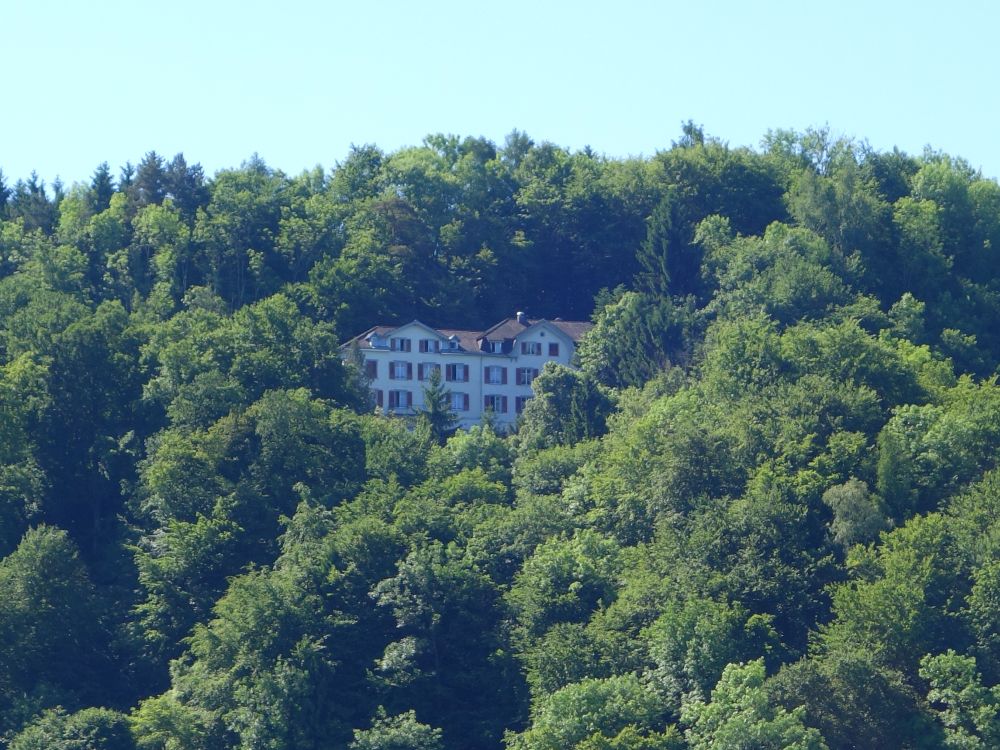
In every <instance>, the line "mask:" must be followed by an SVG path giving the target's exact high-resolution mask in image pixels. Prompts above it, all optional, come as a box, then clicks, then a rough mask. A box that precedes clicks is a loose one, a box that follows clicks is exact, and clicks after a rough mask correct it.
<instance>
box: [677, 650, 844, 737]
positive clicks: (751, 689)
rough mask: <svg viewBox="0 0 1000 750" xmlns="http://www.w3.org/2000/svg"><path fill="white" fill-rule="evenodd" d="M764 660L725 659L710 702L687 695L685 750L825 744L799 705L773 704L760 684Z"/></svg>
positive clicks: (682, 713) (683, 718)
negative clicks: (726, 662) (733, 661)
mask: <svg viewBox="0 0 1000 750" xmlns="http://www.w3.org/2000/svg"><path fill="white" fill-rule="evenodd" d="M764 677H765V673H764V661H763V659H758V660H757V661H752V662H749V663H748V664H730V665H728V666H727V667H726V668H725V670H724V671H723V673H722V678H721V679H720V680H719V684H718V685H717V686H716V687H715V689H714V690H712V699H711V702H705V701H704V700H701V699H695V700H691V701H689V702H688V703H686V704H685V705H684V708H683V709H682V711H681V721H682V722H683V723H684V724H685V725H687V727H688V729H687V730H686V731H685V733H684V734H685V737H686V738H687V741H688V745H689V746H690V748H691V750H725V749H726V748H736V747H747V748H750V747H752V748H754V749H755V750H826V748H827V745H826V742H824V741H823V737H822V736H821V735H820V733H819V732H818V731H817V730H815V729H813V728H811V727H807V726H806V725H805V723H804V722H803V719H804V715H805V709H803V708H797V709H795V710H794V711H790V712H789V711H786V710H785V709H784V708H781V707H780V706H779V707H776V706H774V705H772V704H771V701H770V699H769V697H768V695H767V693H766V691H765V690H764V689H763V686H764Z"/></svg>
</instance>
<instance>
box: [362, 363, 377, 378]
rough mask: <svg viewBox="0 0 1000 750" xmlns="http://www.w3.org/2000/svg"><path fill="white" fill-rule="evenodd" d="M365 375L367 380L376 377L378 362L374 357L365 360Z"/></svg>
mask: <svg viewBox="0 0 1000 750" xmlns="http://www.w3.org/2000/svg"><path fill="white" fill-rule="evenodd" d="M365 377H367V378H368V379H369V380H374V379H375V378H377V377H378V362H376V361H375V360H374V359H366V360H365Z"/></svg>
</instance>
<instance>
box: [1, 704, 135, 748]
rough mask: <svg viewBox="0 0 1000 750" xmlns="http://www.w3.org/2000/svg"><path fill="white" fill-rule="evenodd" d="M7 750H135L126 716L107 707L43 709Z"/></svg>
mask: <svg viewBox="0 0 1000 750" xmlns="http://www.w3.org/2000/svg"><path fill="white" fill-rule="evenodd" d="M8 747H9V748H10V750H135V748H136V745H135V742H134V741H133V739H132V733H131V732H130V730H129V725H128V721H127V717H126V716H125V715H124V714H120V713H118V712H117V711H112V710H110V709H107V708H85V709H83V710H81V711H77V712H76V713H72V714H67V713H66V712H65V711H63V710H62V709H54V710H49V711H46V712H45V713H43V714H42V715H41V717H39V718H38V719H36V720H35V721H34V722H32V723H31V725H30V726H28V727H27V728H25V729H23V730H21V732H20V733H19V734H18V735H17V736H16V737H14V739H13V740H12V741H11V743H10V745H9V746H8Z"/></svg>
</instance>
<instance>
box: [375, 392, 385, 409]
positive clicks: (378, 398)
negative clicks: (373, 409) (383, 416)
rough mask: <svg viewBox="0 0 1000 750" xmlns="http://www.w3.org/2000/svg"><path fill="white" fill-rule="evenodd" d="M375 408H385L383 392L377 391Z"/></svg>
mask: <svg viewBox="0 0 1000 750" xmlns="http://www.w3.org/2000/svg"><path fill="white" fill-rule="evenodd" d="M375 406H377V407H379V408H382V406H384V404H383V403H382V391H381V390H377V391H375Z"/></svg>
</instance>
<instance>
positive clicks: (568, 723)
mask: <svg viewBox="0 0 1000 750" xmlns="http://www.w3.org/2000/svg"><path fill="white" fill-rule="evenodd" d="M662 726H663V716H662V711H661V708H660V705H659V701H658V699H657V697H656V695H655V693H653V692H652V691H650V690H649V689H647V688H646V687H645V686H644V685H643V684H642V682H641V681H640V680H639V678H638V677H637V676H636V675H634V674H625V675H618V676H615V677H608V678H606V679H587V680H582V681H580V682H576V683H573V684H572V685H567V686H566V687H564V688H562V689H561V690H557V691H556V692H555V693H552V694H551V695H548V696H545V697H544V698H542V699H541V700H540V701H539V702H538V704H537V705H536V706H535V707H534V710H533V712H532V721H531V724H530V726H529V727H528V728H527V729H526V730H525V731H524V732H522V733H520V734H516V735H512V736H509V738H508V740H507V747H508V748H510V750H568V749H572V748H581V749H582V748H584V747H594V746H596V747H600V746H601V745H600V744H597V743H596V738H595V737H594V736H595V735H598V736H600V737H605V738H613V737H615V736H617V735H619V734H620V733H621V732H623V731H624V730H626V729H627V728H630V727H631V728H632V729H633V730H638V731H639V732H642V733H648V732H650V731H651V730H656V729H659V728H661V727H662ZM585 742H587V743H589V744H584V743H585ZM613 746H614V745H612V747H613ZM626 747H627V745H626ZM639 747H642V745H639ZM654 747H655V745H654ZM668 747H669V745H668Z"/></svg>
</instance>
